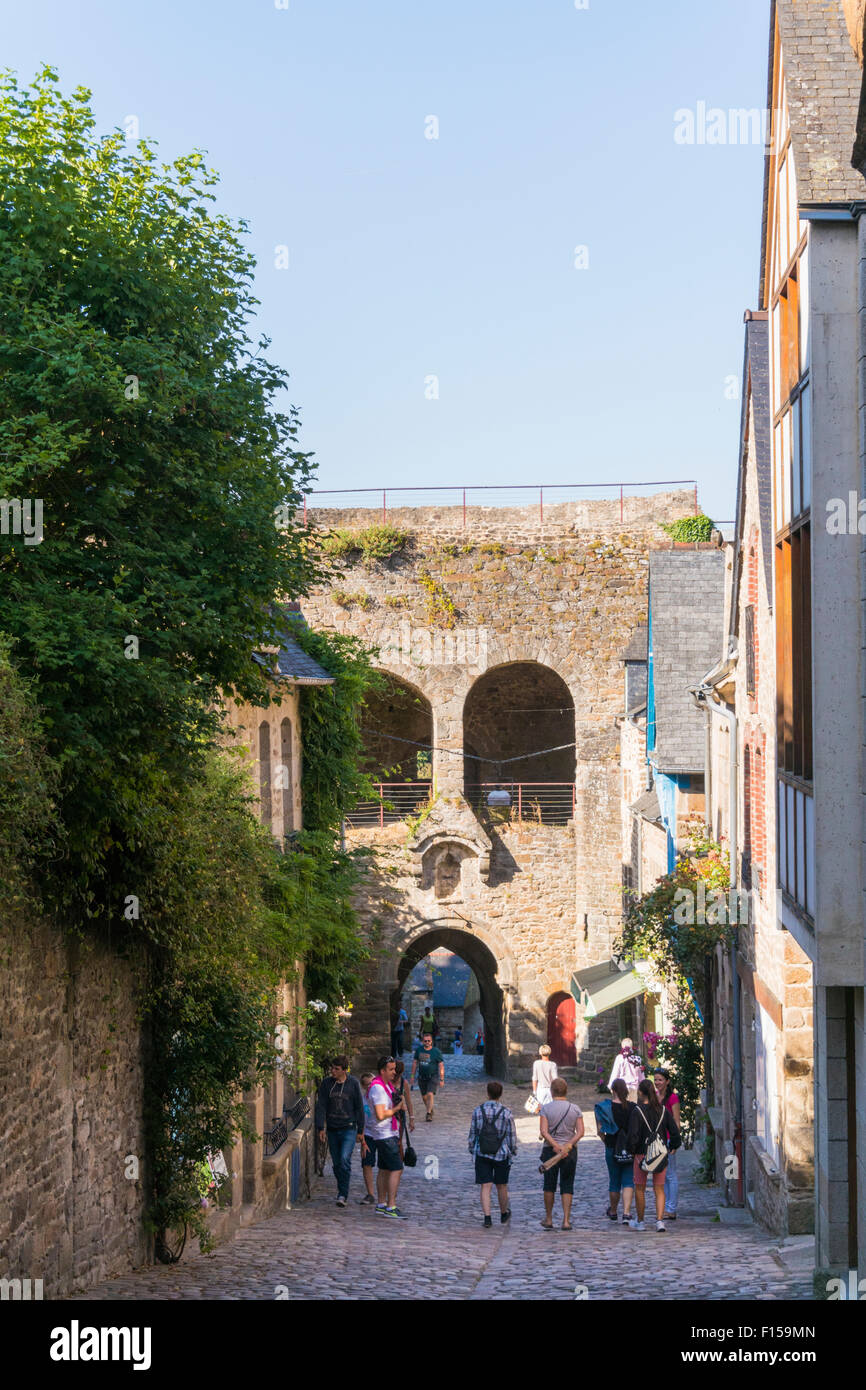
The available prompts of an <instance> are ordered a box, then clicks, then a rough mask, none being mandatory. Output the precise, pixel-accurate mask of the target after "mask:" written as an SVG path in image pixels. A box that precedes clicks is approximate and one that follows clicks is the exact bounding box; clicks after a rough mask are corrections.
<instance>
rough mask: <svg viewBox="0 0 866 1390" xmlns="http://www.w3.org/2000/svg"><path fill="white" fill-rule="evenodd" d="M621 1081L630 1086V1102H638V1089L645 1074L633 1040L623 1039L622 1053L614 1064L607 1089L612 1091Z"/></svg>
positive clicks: (621, 1044)
mask: <svg viewBox="0 0 866 1390" xmlns="http://www.w3.org/2000/svg"><path fill="white" fill-rule="evenodd" d="M620 1079H621V1080H623V1081H624V1082H625V1084H626V1086H628V1098H629V1100H637V1088H638V1086H639V1085H640V1083H641V1082H642V1081H643V1079H644V1073H643V1063H642V1061H641V1059H640V1057H639V1056H638V1054H637V1053H636V1052H635V1051H634V1044H633V1042H632V1040H631V1038H623V1040H622V1042H621V1043H620V1053H619V1056H618V1057H617V1058H616V1060H615V1062H614V1064H613V1071H612V1072H611V1074H610V1080H609V1081H608V1083H607V1089H608V1090H610V1089H611V1088H612V1086H613V1083H614V1082H615V1081H617V1080H620Z"/></svg>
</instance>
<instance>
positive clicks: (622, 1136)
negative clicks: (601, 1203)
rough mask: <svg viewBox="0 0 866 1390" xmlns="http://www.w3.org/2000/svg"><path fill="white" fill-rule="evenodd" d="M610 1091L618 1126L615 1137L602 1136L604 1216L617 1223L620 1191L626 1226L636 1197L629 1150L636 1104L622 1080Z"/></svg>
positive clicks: (613, 1120) (614, 1117)
mask: <svg viewBox="0 0 866 1390" xmlns="http://www.w3.org/2000/svg"><path fill="white" fill-rule="evenodd" d="M610 1089H611V1091H612V1092H613V1100H612V1101H611V1102H610V1114H611V1120H612V1122H613V1124H615V1125H616V1130H615V1131H614V1132H613V1133H612V1134H604V1135H602V1136H601V1138H602V1139H603V1140H604V1157H605V1162H606V1163H607V1174H608V1198H609V1200H608V1205H607V1207H606V1209H605V1215H606V1216H607V1217H608V1219H609V1220H610V1221H616V1219H617V1206H618V1205H619V1194H620V1192H621V1193H622V1220H623V1225H625V1224H626V1222H628V1221H629V1220H630V1219H631V1204H632V1199H633V1198H634V1160H633V1158H632V1154H631V1151H630V1149H629V1148H628V1128H629V1121H630V1119H631V1112H632V1111H633V1110H634V1108H635V1107H634V1101H631V1100H629V1098H628V1086H627V1085H626V1083H625V1082H624V1081H623V1079H622V1077H618V1078H617V1080H616V1081H614V1082H613V1084H612V1086H611V1088H610Z"/></svg>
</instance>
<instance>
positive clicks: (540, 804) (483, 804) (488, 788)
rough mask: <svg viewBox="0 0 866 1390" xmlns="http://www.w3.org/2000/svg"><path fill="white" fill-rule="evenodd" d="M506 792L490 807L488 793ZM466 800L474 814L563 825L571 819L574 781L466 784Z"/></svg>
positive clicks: (489, 794)
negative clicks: (506, 800)
mask: <svg viewBox="0 0 866 1390" xmlns="http://www.w3.org/2000/svg"><path fill="white" fill-rule="evenodd" d="M502 792H506V793H507V794H508V796H509V798H510V802H509V803H506V802H505V800H504V797H503V798H502V800H501V801H499V803H498V804H497V803H496V801H495V800H494V802H493V804H490V797H491V793H494V794H501V793H502ZM465 795H466V800H467V801H468V802H469V805H470V806H471V807H472V809H473V811H475V813H476V815H478V814H481V815H484V814H485V813H486V814H493V815H494V817H495V818H498V819H501V820H511V821H520V822H521V823H523V824H525V823H526V822H535V823H536V824H537V825H566V824H567V822H568V821H570V820H573V819H574V806H575V789H574V783H573V782H469V783H467V784H466V792H465Z"/></svg>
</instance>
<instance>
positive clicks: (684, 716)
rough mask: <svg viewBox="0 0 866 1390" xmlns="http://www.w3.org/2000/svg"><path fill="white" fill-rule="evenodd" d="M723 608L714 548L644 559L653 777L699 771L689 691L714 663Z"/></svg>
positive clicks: (697, 714)
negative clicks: (646, 565)
mask: <svg viewBox="0 0 866 1390" xmlns="http://www.w3.org/2000/svg"><path fill="white" fill-rule="evenodd" d="M724 602H725V557H724V552H723V551H722V549H721V548H720V547H719V546H712V547H707V548H704V547H695V548H694V549H691V548H690V549H673V550H654V551H652V552H651V554H650V621H651V625H652V653H651V666H652V681H653V692H654V699H655V747H654V748H653V749H652V750H650V752H649V758H650V761H651V762H652V763H653V764H654V765H655V766H656V767H657V769H658V770H659V772H666V773H687V772H688V773H695V772H703V770H704V748H705V732H706V717H705V715H704V714H703V713H702V712H701V711H700V710H699V709H698V708H697V706H696V705H695V703H694V701H693V699H692V697H691V695H690V694H689V689H690V687H692V686H694V685H696V684H697V682H698V681H699V680H700V679H701V677H702V675H703V674H704V672H706V671H708V670H709V669H710V667H712V666H714V665H716V663H717V662H718V660H719V656H720V654H721V650H722V642H723V639H724ZM647 732H648V734H649V732H650V731H649V730H648V731H647Z"/></svg>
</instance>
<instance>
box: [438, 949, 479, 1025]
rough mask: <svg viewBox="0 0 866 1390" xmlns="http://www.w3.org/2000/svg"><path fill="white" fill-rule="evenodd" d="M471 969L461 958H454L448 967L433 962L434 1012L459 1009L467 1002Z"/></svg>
mask: <svg viewBox="0 0 866 1390" xmlns="http://www.w3.org/2000/svg"><path fill="white" fill-rule="evenodd" d="M471 974H472V971H471V969H470V968H469V966H468V965H467V964H466V962H465V960H461V958H460V956H452V957H451V959H450V960H449V961H448V963H447V964H446V965H444V966H443V965H439V964H438V963H437V962H436V961H434V962H433V1010H434V1012H435V1011H436V1009H459V1008H462V1006H463V1005H464V1004H465V1002H466V991H467V989H468V988H469V977H470V975H471Z"/></svg>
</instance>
